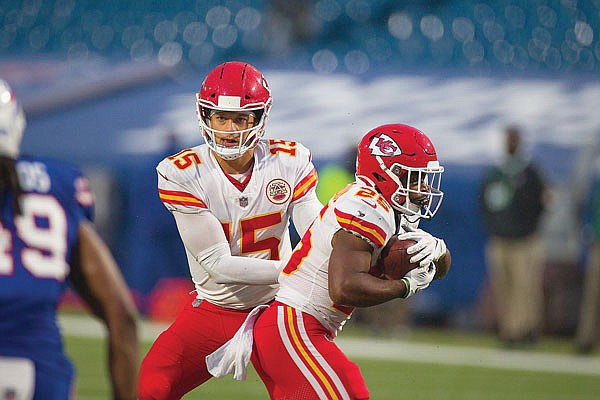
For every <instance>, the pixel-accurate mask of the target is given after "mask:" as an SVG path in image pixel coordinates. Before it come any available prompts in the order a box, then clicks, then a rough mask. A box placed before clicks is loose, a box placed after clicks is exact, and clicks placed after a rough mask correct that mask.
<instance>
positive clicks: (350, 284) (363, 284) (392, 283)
mask: <svg viewBox="0 0 600 400" xmlns="http://www.w3.org/2000/svg"><path fill="white" fill-rule="evenodd" d="M355 275H356V276H355V277H351V278H348V279H346V280H345V281H344V282H339V283H337V284H334V285H332V283H331V282H330V287H329V295H330V297H331V300H332V301H333V302H334V303H335V304H343V305H346V306H353V307H371V306H375V305H378V304H382V303H385V302H386V301H390V300H393V299H396V298H401V297H403V296H404V295H405V293H406V286H405V284H404V282H402V281H401V280H384V279H379V278H376V277H374V276H372V275H370V274H368V273H366V272H365V273H358V274H355Z"/></svg>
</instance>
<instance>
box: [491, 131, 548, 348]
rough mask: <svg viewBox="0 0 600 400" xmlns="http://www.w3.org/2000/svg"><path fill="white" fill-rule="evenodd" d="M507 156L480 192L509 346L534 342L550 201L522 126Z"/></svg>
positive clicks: (498, 309)
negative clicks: (543, 227) (542, 231)
mask: <svg viewBox="0 0 600 400" xmlns="http://www.w3.org/2000/svg"><path fill="white" fill-rule="evenodd" d="M504 140H505V143H504V144H505V156H504V159H503V161H502V163H501V164H500V165H498V166H493V167H491V168H490V169H489V171H488V172H487V174H486V175H485V177H484V179H483V182H482V186H481V192H480V199H479V200H480V208H481V214H482V217H483V219H482V222H483V225H484V227H485V229H486V231H487V233H488V234H489V240H488V242H487V244H486V249H485V253H486V263H487V270H488V275H489V280H490V284H491V290H492V292H493V298H494V304H495V315H496V322H497V328H498V331H499V336H500V340H501V341H502V342H503V343H504V344H505V345H506V346H508V347H512V346H514V345H521V344H533V343H535V342H536V341H537V339H538V336H539V334H540V330H541V322H542V316H543V309H544V293H543V270H544V256H543V243H542V241H541V239H540V237H539V235H538V225H539V222H540V217H541V216H542V212H543V210H544V208H545V206H546V202H547V199H546V197H547V194H546V193H547V189H546V183H545V179H544V178H543V177H542V175H541V173H540V171H539V170H538V167H537V166H536V164H535V163H534V162H533V161H531V160H530V159H528V157H527V156H526V155H525V154H524V153H523V151H522V147H521V144H522V137H521V132H520V128H519V127H517V126H508V127H506V129H505V132H504Z"/></svg>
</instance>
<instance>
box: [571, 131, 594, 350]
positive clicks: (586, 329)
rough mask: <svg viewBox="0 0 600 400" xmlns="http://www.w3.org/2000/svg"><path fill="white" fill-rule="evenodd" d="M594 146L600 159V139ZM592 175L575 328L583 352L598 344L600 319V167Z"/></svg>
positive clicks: (577, 344)
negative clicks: (577, 316)
mask: <svg viewBox="0 0 600 400" xmlns="http://www.w3.org/2000/svg"><path fill="white" fill-rule="evenodd" d="M590 148H593V149H594V150H593V155H594V159H595V160H596V162H598V161H600V158H598V157H599V156H600V151H599V150H600V142H599V141H596V143H594V146H590ZM596 168H598V166H596ZM590 169H592V170H593V168H590ZM592 179H594V180H593V182H594V184H593V188H592V190H593V192H592V195H591V196H590V197H591V202H590V203H591V206H590V207H589V213H590V214H591V215H590V216H591V220H590V221H589V222H590V226H591V240H590V242H589V244H588V246H589V247H588V248H587V249H586V252H585V264H586V265H585V271H584V276H583V292H582V297H581V307H580V310H579V318H578V320H577V326H576V330H575V350H576V351H577V352H578V353H580V354H591V353H592V352H593V351H594V349H595V348H596V346H597V343H598V328H599V326H598V325H599V323H600V180H599V178H598V171H597V170H596V171H595V176H594V178H592Z"/></svg>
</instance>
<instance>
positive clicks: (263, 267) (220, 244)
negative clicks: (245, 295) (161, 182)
mask: <svg viewBox="0 0 600 400" xmlns="http://www.w3.org/2000/svg"><path fill="white" fill-rule="evenodd" d="M173 216H174V217H175V222H176V223H177V229H178V230H179V235H180V236H181V240H182V241H183V244H184V246H185V248H186V249H187V251H189V252H190V253H191V254H193V255H194V258H195V259H196V261H198V263H199V264H200V266H201V267H202V268H203V269H204V271H206V273H208V274H209V275H210V276H211V278H212V279H213V280H214V281H215V282H216V283H223V284H227V283H236V284H246V285H270V284H273V283H277V277H278V275H279V270H280V268H281V261H280V260H265V259H261V258H253V257H244V256H233V255H231V249H230V247H229V243H228V242H227V238H226V237H225V234H224V233H223V228H222V226H221V223H220V222H219V220H218V219H217V218H216V217H215V216H214V215H212V214H211V213H210V212H203V213H199V214H183V213H178V212H176V213H173ZM192 273H193V271H192Z"/></svg>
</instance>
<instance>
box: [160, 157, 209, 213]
mask: <svg viewBox="0 0 600 400" xmlns="http://www.w3.org/2000/svg"><path fill="white" fill-rule="evenodd" d="M156 172H157V174H158V195H159V197H160V199H161V201H162V202H163V204H164V205H165V207H166V208H167V209H168V210H169V211H171V212H174V211H176V212H181V213H184V214H197V213H199V212H201V211H203V210H207V209H208V206H207V204H206V202H205V200H204V199H203V197H204V195H203V191H202V188H201V187H200V176H199V173H198V169H197V168H195V166H194V165H191V166H189V167H187V168H181V167H180V166H178V165H176V162H174V161H172V160H171V159H169V157H167V158H165V159H163V160H162V161H161V162H160V163H159V164H158V166H157V167H156Z"/></svg>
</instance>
